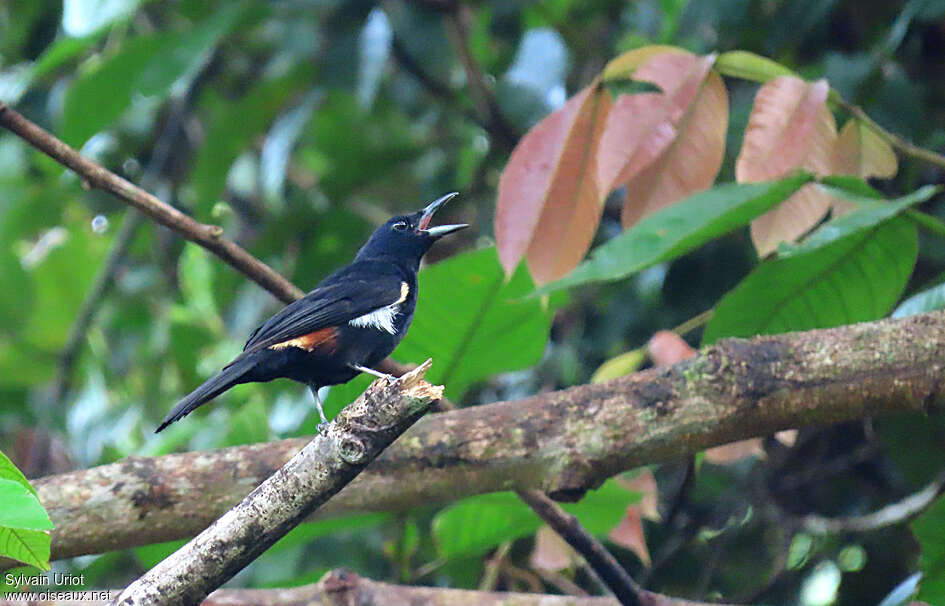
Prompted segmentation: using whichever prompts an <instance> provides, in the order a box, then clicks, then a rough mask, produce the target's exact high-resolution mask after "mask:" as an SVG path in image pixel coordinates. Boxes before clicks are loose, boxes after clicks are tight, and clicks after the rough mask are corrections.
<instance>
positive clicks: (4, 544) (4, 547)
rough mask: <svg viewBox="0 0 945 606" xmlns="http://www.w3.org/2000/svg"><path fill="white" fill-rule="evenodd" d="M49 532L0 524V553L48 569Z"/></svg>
mask: <svg viewBox="0 0 945 606" xmlns="http://www.w3.org/2000/svg"><path fill="white" fill-rule="evenodd" d="M50 542H51V540H50V537H49V532H48V531H46V530H24V529H21V528H6V527H3V526H0V555H2V556H5V557H8V558H13V559H14V560H18V561H20V562H23V563H24V564H29V565H30V566H35V567H36V568H39V569H41V570H49V545H50Z"/></svg>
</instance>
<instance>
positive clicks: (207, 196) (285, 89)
mask: <svg viewBox="0 0 945 606" xmlns="http://www.w3.org/2000/svg"><path fill="white" fill-rule="evenodd" d="M308 77H310V74H309V73H308V69H307V68H306V69H294V70H292V71H291V72H290V73H288V74H286V75H285V76H282V77H280V78H276V79H274V80H270V81H266V82H262V83H259V84H257V85H256V86H255V87H253V88H251V89H250V90H249V92H248V93H247V94H246V95H244V96H243V97H242V98H241V99H239V100H237V101H231V100H228V99H227V100H224V99H220V98H218V97H215V96H213V95H212V93H211V94H210V96H208V99H207V105H209V106H210V110H211V111H210V115H211V121H210V126H209V127H208V132H207V138H206V144H205V145H203V146H202V147H201V148H200V150H199V152H198V153H197V159H196V163H195V166H194V172H193V177H192V179H191V181H192V182H193V184H194V189H195V191H196V194H197V204H198V205H199V208H200V209H201V210H202V211H203V212H209V210H210V209H211V208H212V207H213V205H214V203H215V202H216V201H217V199H218V198H219V196H220V193H221V192H222V191H223V186H224V185H225V183H226V175H227V172H229V170H230V166H232V164H233V162H234V161H235V160H236V158H237V157H239V155H240V153H242V151H243V150H244V149H246V148H247V147H249V146H250V145H251V144H252V142H253V140H254V139H255V138H256V137H257V136H258V135H259V134H260V133H262V132H263V131H264V130H265V129H266V127H267V126H268V125H269V123H270V122H271V121H272V120H273V119H275V117H276V115H277V114H278V113H279V110H280V109H281V108H282V107H283V105H284V104H285V102H286V100H287V99H288V98H289V96H290V95H291V94H292V93H293V92H294V91H295V89H296V86H297V85H298V84H299V83H300V82H301V81H304V80H305V79H306V78H308Z"/></svg>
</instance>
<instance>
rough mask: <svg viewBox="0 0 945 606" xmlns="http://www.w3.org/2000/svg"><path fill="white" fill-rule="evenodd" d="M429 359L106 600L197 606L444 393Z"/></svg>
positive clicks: (373, 394) (347, 413) (372, 392)
mask: <svg viewBox="0 0 945 606" xmlns="http://www.w3.org/2000/svg"><path fill="white" fill-rule="evenodd" d="M430 364H431V361H430V360H428V361H427V362H425V363H424V364H421V365H420V366H418V367H417V368H416V369H415V370H413V371H412V372H410V373H409V374H407V375H404V376H403V377H402V378H400V379H397V380H395V381H388V380H387V379H379V380H377V381H375V382H374V383H373V384H372V385H371V386H370V387H369V388H368V389H367V391H365V392H364V393H363V394H361V396H360V397H359V398H358V399H357V400H355V401H354V402H353V403H352V404H350V405H348V406H347V407H345V408H344V410H342V411H341V412H340V413H339V414H338V416H337V417H336V418H335V419H334V420H333V421H332V422H331V423H329V424H328V426H327V427H326V428H325V429H324V430H323V431H322V432H321V433H320V434H319V435H317V436H315V438H314V439H313V440H312V441H311V442H309V443H308V444H307V445H306V446H305V447H304V448H303V449H302V450H300V451H299V452H298V453H297V454H296V455H295V456H294V457H292V459H290V460H289V462H288V463H286V464H285V465H284V466H283V467H282V468H281V469H279V471H277V472H276V473H274V474H273V475H272V476H270V477H269V478H268V479H267V480H266V481H265V482H263V483H262V484H260V485H259V486H258V487H256V489H254V490H253V491H252V492H251V493H249V495H247V496H246V498H245V499H243V500H242V501H241V502H240V503H239V504H237V505H236V506H235V507H233V508H232V509H230V510H229V511H227V512H226V513H225V514H223V516H222V517H220V518H219V519H218V520H217V521H215V522H214V523H213V524H212V525H210V527H209V528H207V529H206V530H204V531H203V532H201V533H200V534H199V535H197V536H196V537H195V538H194V539H193V540H191V541H190V542H189V543H187V544H186V545H184V546H183V547H181V548H180V549H178V550H177V551H176V552H174V553H173V554H171V555H170V556H168V557H167V558H166V559H164V560H163V561H162V562H161V563H159V564H158V565H157V566H155V567H154V568H152V569H151V570H150V571H148V572H147V573H145V574H144V575H143V576H142V577H141V578H139V579H138V580H136V581H135V582H133V583H132V584H131V585H129V586H128V587H127V588H126V589H125V590H124V591H123V592H122V593H121V595H119V596H118V598H116V599H115V600H114V602H113V604H116V605H121V606H131V605H133V604H134V605H144V604H155V605H157V604H198V603H200V602H201V601H202V600H203V598H205V597H206V596H207V594H209V593H210V592H211V591H213V590H214V589H216V588H218V587H219V586H220V585H222V584H223V583H225V582H226V581H227V580H229V579H230V578H232V577H233V575H235V574H236V573H237V572H239V571H240V570H242V569H243V568H244V567H246V566H247V565H248V564H249V563H250V562H252V561H253V560H254V559H256V558H257V557H259V555H261V554H262V553H263V552H264V551H266V550H267V549H269V547H271V546H272V545H273V544H274V543H275V542H276V541H278V540H279V539H281V538H282V537H283V536H285V535H286V533H288V532H289V531H290V530H292V529H293V528H295V527H296V526H297V525H298V524H299V523H300V522H301V521H302V520H304V519H305V518H306V517H308V516H309V515H310V514H311V513H312V512H314V511H315V510H316V509H317V508H318V507H319V506H321V505H322V504H323V503H325V502H326V501H327V500H328V499H329V498H331V497H332V496H333V495H334V494H336V493H337V492H338V491H339V490H341V489H342V488H343V487H344V486H345V485H346V484H348V483H349V482H350V481H351V480H352V479H354V478H355V477H356V476H357V475H358V474H359V473H361V471H362V470H363V469H364V468H365V466H367V464H368V463H370V462H371V461H373V460H374V459H375V458H377V456H378V455H379V454H380V453H381V452H382V451H383V450H384V449H385V448H387V447H388V446H389V445H390V444H391V443H392V442H393V441H394V440H396V439H397V438H398V437H399V436H400V435H401V434H402V433H403V432H404V431H405V430H406V429H407V428H408V427H410V426H411V425H413V424H414V423H415V422H416V421H417V419H419V418H420V417H421V416H423V414H424V413H425V412H426V410H427V408H428V407H429V406H430V404H431V403H432V402H433V401H434V400H436V399H438V398H439V397H440V396H441V395H442V394H443V388H442V387H437V386H433V385H430V384H429V383H427V382H426V381H424V380H423V376H424V374H425V373H426V371H427V369H429V368H430Z"/></svg>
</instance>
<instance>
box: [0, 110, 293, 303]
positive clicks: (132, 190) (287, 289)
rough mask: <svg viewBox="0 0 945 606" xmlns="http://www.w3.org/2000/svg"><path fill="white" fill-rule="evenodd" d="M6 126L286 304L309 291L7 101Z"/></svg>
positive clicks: (1, 118) (1, 115)
mask: <svg viewBox="0 0 945 606" xmlns="http://www.w3.org/2000/svg"><path fill="white" fill-rule="evenodd" d="M0 126H2V127H4V128H6V129H7V130H9V131H10V132H12V133H14V134H16V135H17V136H19V137H21V138H22V139H24V140H25V141H26V142H28V143H29V144H30V145H32V146H33V147H35V148H36V149H38V150H40V151H41V152H43V153H44V154H46V155H48V156H49V157H50V158H52V159H53V160H56V161H57V162H59V163H60V164H63V165H64V166H66V167H68V168H70V169H71V170H73V171H74V172H75V173H77V174H78V175H79V176H80V177H81V178H82V179H83V180H84V182H85V183H86V184H87V185H88V186H89V187H94V188H98V189H101V190H103V191H107V192H109V193H112V194H114V195H116V196H118V197H119V198H121V199H122V200H124V201H125V202H127V203H128V204H130V205H131V206H133V207H135V208H137V209H138V210H140V211H141V212H142V213H144V214H145V215H147V216H149V217H151V218H152V219H154V220H155V221H157V222H158V223H160V224H161V225H164V226H166V227H169V228H170V229H172V230H174V231H175V232H177V233H179V234H180V235H182V236H184V237H185V238H187V239H188V240H190V241H191V242H195V243H197V244H199V245H200V246H202V247H204V248H206V249H207V250H209V251H210V252H212V253H213V254H215V255H217V256H218V257H220V258H221V259H223V261H225V262H226V263H227V264H229V265H230V266H232V267H233V268H234V269H236V270H237V271H239V272H241V273H242V274H244V275H246V276H247V277H248V278H250V279H251V280H253V281H254V282H256V283H257V284H259V285H260V286H262V287H263V288H265V289H266V290H268V291H269V292H271V293H272V294H273V295H275V296H276V297H277V298H279V299H280V300H281V301H282V302H284V303H291V302H292V301H295V300H296V299H298V298H300V297H302V296H303V295H304V294H305V293H303V292H302V291H301V290H299V289H298V287H296V286H294V285H293V284H292V283H291V282H289V281H288V280H286V279H285V278H283V277H282V276H281V275H279V274H278V273H276V272H275V270H273V269H272V268H271V267H269V266H268V265H266V264H265V263H263V262H262V261H260V260H259V259H257V258H256V257H254V256H253V255H251V254H249V253H248V252H247V251H246V250H245V249H243V248H242V247H241V246H240V245H238V244H236V243H235V242H233V241H232V240H228V239H226V238H224V237H223V236H222V234H223V230H222V229H221V228H220V227H219V226H217V225H207V224H204V223H199V222H197V221H195V220H194V219H192V218H190V217H189V216H187V215H185V214H184V213H182V212H180V211H179V210H177V209H176V208H174V207H173V206H170V205H169V204H165V203H164V202H162V201H161V200H159V199H158V198H157V197H155V196H153V195H151V194H150V193H148V192H146V191H144V190H143V189H141V188H140V187H138V186H137V185H134V184H133V183H131V182H130V181H128V180H126V179H123V178H122V177H119V176H118V175H116V174H115V173H113V172H111V171H109V170H107V169H106V168H104V167H103V166H101V165H99V164H96V163H95V162H92V161H91V160H89V159H88V158H85V157H84V156H82V155H81V154H79V152H77V151H76V150H74V149H72V147H70V146H68V145H66V144H65V143H64V142H63V141H61V140H60V139H58V138H56V137H55V136H54V135H53V134H52V133H50V132H48V131H46V130H45V129H43V128H41V127H39V126H38V125H36V124H35V123H33V122H32V121H30V120H29V119H27V118H26V117H24V116H23V115H22V114H20V113H19V112H17V111H15V110H13V109H12V108H10V107H9V106H7V105H6V104H4V103H0Z"/></svg>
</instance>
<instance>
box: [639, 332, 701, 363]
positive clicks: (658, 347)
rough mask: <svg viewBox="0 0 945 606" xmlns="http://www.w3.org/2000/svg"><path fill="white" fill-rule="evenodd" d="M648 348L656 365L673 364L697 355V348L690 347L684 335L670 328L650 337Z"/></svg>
mask: <svg viewBox="0 0 945 606" xmlns="http://www.w3.org/2000/svg"><path fill="white" fill-rule="evenodd" d="M646 348H647V350H648V351H649V352H650V359H651V360H653V364H654V365H655V366H672V365H673V364H675V363H676V362H680V361H682V360H685V359H686V358H691V357H692V356H694V355H696V350H695V349H693V348H691V347H689V344H688V343H686V342H685V341H684V340H683V338H682V337H680V336H679V335H677V334H676V333H674V332H671V331H668V330H661V331H659V332H657V333H656V334H655V335H653V336H652V337H650V341H649V343H647V344H646Z"/></svg>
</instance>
